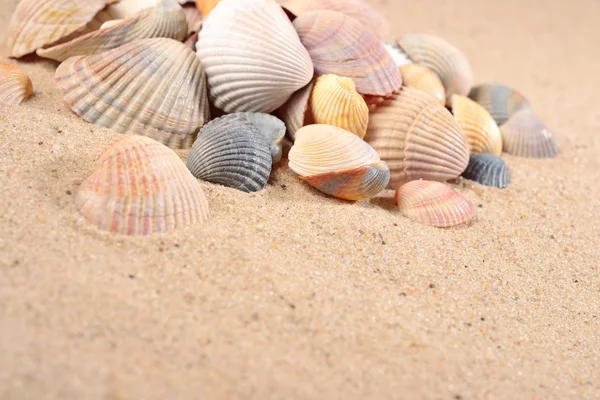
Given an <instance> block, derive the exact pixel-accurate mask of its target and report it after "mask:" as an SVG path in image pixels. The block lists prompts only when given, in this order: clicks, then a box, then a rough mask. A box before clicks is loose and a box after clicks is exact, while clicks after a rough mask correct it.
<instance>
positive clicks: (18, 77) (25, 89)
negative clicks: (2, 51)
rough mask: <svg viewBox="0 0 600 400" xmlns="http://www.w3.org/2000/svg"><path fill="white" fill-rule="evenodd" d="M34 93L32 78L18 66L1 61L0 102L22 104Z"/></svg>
mask: <svg viewBox="0 0 600 400" xmlns="http://www.w3.org/2000/svg"><path fill="white" fill-rule="evenodd" d="M32 94H33V85H32V84H31V79H29V77H28V76H27V74H25V73H24V72H23V71H21V70H20V69H19V68H18V67H16V66H15V65H12V64H8V63H5V62H2V61H0V104H2V103H4V104H20V103H21V102H23V101H26V100H27V99H29V97H31V95H32Z"/></svg>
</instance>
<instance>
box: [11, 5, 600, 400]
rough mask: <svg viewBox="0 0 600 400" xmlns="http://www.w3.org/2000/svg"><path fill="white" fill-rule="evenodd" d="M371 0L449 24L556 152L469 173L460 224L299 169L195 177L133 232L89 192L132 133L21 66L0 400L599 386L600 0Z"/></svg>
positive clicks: (420, 23)
mask: <svg viewBox="0 0 600 400" xmlns="http://www.w3.org/2000/svg"><path fill="white" fill-rule="evenodd" d="M372 3H373V4H374V5H375V6H376V7H377V8H378V9H379V10H381V11H382V12H384V13H385V15H386V16H388V18H389V19H390V21H391V26H392V32H391V34H390V37H394V36H396V35H399V34H401V33H403V32H428V33H435V34H439V35H441V36H443V37H445V38H447V39H448V40H450V41H451V42H452V43H454V44H455V45H457V46H458V47H459V48H460V49H462V50H463V51H464V53H465V54H466V55H467V57H468V58H469V60H470V62H471V65H472V67H473V70H474V73H475V80H476V83H483V82H498V83H505V84H508V85H510V86H513V87H515V88H518V89H520V90H521V91H522V92H523V93H524V94H525V95H526V96H527V97H528V98H529V99H530V101H531V102H532V104H533V106H534V109H535V110H536V112H537V113H538V115H539V116H540V117H541V118H542V119H543V120H544V121H545V122H546V123H547V125H548V126H549V127H550V129H551V130H552V131H553V133H554V135H555V137H556V139H557V141H558V144H559V146H560V153H559V155H558V157H556V158H554V159H549V160H548V159H546V160H536V159H525V158H518V157H513V156H509V155H505V160H506V162H507V164H508V166H509V168H510V172H511V175H512V183H511V185H510V186H509V187H508V188H507V189H504V190H500V189H493V188H487V187H483V186H480V185H478V184H475V183H473V182H470V181H466V180H459V181H457V182H456V183H455V184H454V185H455V187H456V188H458V190H459V191H460V192H461V193H463V194H464V195H465V196H466V197H467V198H468V199H469V200H470V201H471V202H472V203H473V205H474V206H475V208H476V214H477V217H476V219H475V220H474V221H473V223H472V224H471V225H470V226H465V227H461V228H455V229H447V230H443V229H435V228H429V227H426V226H421V225H418V224H416V223H414V222H412V221H410V220H408V219H405V218H403V217H402V216H401V215H400V214H399V212H397V211H396V210H395V208H394V206H393V202H392V200H391V197H392V195H393V192H392V191H387V192H385V193H384V194H383V195H382V196H380V197H378V198H376V199H373V200H370V201H361V202H356V203H350V202H344V201H338V200H336V199H333V198H329V197H326V196H325V195H322V194H320V193H319V192H317V191H316V190H314V189H312V188H311V187H309V186H307V185H306V184H304V183H302V182H300V181H299V180H298V178H297V177H296V176H295V175H294V174H293V173H292V172H291V171H290V170H289V168H288V167H287V161H286V160H285V159H284V161H283V162H282V163H281V165H280V166H279V167H278V168H276V169H275V171H274V172H273V174H272V177H271V180H270V183H269V185H268V187H267V188H266V189H265V190H263V191H261V192H258V193H253V194H245V193H242V192H238V191H236V190H233V189H227V188H224V187H220V186H216V185H212V184H208V183H202V186H203V188H204V190H205V192H206V194H207V197H208V199H209V202H210V207H211V217H210V219H209V220H208V221H206V222H205V223H203V224H200V225H197V226H192V227H189V228H186V229H182V230H178V231H175V232H172V233H169V234H164V235H152V236H149V237H136V238H129V237H123V236H116V235H111V234H108V233H105V232H101V231H99V230H97V229H96V228H94V227H92V226H90V225H89V224H87V223H86V222H85V221H84V220H83V218H82V217H81V216H80V215H79V213H78V212H77V210H76V208H75V205H74V201H73V193H74V192H75V191H76V190H77V187H78V184H79V183H80V182H81V181H82V180H83V179H85V177H86V176H87V175H88V174H89V173H90V171H91V168H92V167H93V165H94V162H95V160H96V158H97V157H98V155H99V153H100V151H101V150H102V148H103V147H104V146H105V145H106V144H107V143H108V142H109V141H110V140H111V138H113V137H114V136H115V135H116V133H114V132H112V131H110V130H109V129H105V128H101V127H96V126H94V125H91V124H88V123H86V122H85V121H83V120H82V119H80V118H79V117H77V116H76V115H75V114H73V113H72V112H71V111H70V110H69V108H68V107H67V106H66V104H65V103H64V102H63V101H62V98H61V96H60V94H59V90H58V88H57V87H56V85H55V83H54V79H53V74H54V70H55V67H56V65H57V64H56V63H53V62H50V61H45V60H40V59H38V58H36V57H27V58H26V59H25V60H21V61H19V62H18V65H19V66H20V67H21V68H22V69H23V70H24V71H26V72H27V73H28V74H29V75H30V77H31V79H32V81H33V85H34V90H35V95H34V97H33V98H32V99H31V100H30V101H28V102H27V103H24V104H22V105H21V106H18V107H4V108H2V109H1V110H0V203H1V204H2V212H0V399H11V400H12V399H36V400H39V399H111V400H112V399H317V398H319V399H359V398H360V399H367V398H369V399H387V398H390V399H450V400H469V399H598V398H600V333H599V332H600V271H599V265H600V261H599V259H600V133H599V127H600V107H598V89H599V88H600V75H599V74H598V71H600V26H599V25H598V16H600V3H599V2H598V1H597V0H571V1H542V0H519V1H517V0H508V1H487V0H486V1H468V0H452V1H450V0H448V1H442V0H437V1H436V0H422V1H418V2H417V1H392V0H387V1H385V0H381V1H372ZM0 4H1V6H0V27H5V26H6V24H7V23H8V20H9V18H10V15H11V13H12V11H13V10H14V7H15V4H16V1H14V0H1V2H0ZM3 50H4V49H3ZM0 59H1V60H2V61H7V60H8V58H6V51H5V50H4V51H3V52H2V56H1V57H0ZM10 62H12V63H17V61H15V60H11V61H10ZM182 156H185V152H184V153H182Z"/></svg>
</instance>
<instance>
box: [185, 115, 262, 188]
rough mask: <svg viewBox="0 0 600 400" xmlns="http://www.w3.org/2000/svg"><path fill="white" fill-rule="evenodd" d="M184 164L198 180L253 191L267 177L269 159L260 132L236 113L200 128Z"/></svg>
mask: <svg viewBox="0 0 600 400" xmlns="http://www.w3.org/2000/svg"><path fill="white" fill-rule="evenodd" d="M187 166H188V168H189V170H190V171H191V172H192V174H193V175H194V176H195V177H196V178H198V179H202V180H205V181H208V182H212V183H217V184H220V185H223V186H227V187H231V188H234V189H238V190H241V191H243V192H256V191H259V190H261V189H262V188H263V187H264V186H265V185H266V184H267V181H268V180H269V175H270V174H271V166H272V158H271V152H270V150H269V145H268V143H267V140H266V139H265V136H264V134H263V133H262V132H260V130H259V129H258V128H257V127H256V126H254V125H253V124H252V123H250V122H248V121H247V120H245V119H243V118H241V117H240V116H239V115H236V114H231V115H225V116H223V117H220V118H217V119H214V120H212V121H211V122H209V123H208V124H206V125H205V126H204V127H203V128H202V130H201V131H200V134H199V135H198V139H197V140H196V142H195V143H194V145H193V146H192V149H191V150H190V154H189V156H188V161H187Z"/></svg>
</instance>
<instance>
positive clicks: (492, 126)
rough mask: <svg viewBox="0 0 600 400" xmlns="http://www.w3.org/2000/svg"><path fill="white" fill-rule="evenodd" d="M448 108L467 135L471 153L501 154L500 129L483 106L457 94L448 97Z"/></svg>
mask: <svg viewBox="0 0 600 400" xmlns="http://www.w3.org/2000/svg"><path fill="white" fill-rule="evenodd" d="M450 108H451V109H452V115H454V118H455V119H456V121H458V123H459V124H460V126H461V127H462V129H463V132H464V133H465V134H466V135H467V140H468V141H469V148H470V152H471V154H477V153H492V154H495V155H497V156H499V155H500V154H502V136H501V135H500V129H498V125H496V122H495V121H494V119H493V118H492V116H491V115H490V114H489V113H488V112H487V111H486V109H485V108H483V107H482V106H480V105H479V104H477V103H475V102H474V101H473V100H471V99H469V98H468V97H465V96H460V95H457V94H455V95H453V96H452V97H451V98H450Z"/></svg>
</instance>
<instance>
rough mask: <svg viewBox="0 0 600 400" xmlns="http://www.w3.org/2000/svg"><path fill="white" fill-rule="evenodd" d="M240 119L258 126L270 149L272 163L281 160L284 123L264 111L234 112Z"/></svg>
mask: <svg viewBox="0 0 600 400" xmlns="http://www.w3.org/2000/svg"><path fill="white" fill-rule="evenodd" d="M233 115H237V116H239V117H240V118H242V119H245V120H246V121H248V122H250V123H251V124H252V125H254V126H255V127H257V128H258V130H259V131H260V132H261V133H262V134H263V136H264V138H265V143H266V144H267V145H269V147H270V149H271V157H272V159H273V164H277V163H278V162H279V161H281V152H282V151H281V142H282V141H283V137H284V136H285V124H284V123H283V121H282V120H280V119H279V118H277V117H275V116H273V115H271V114H265V113H250V112H241V113H235V114H233Z"/></svg>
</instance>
